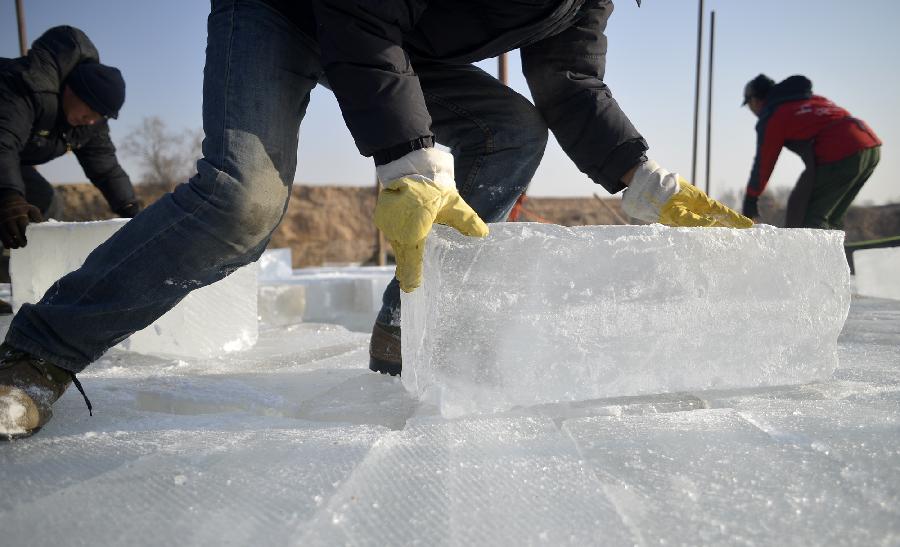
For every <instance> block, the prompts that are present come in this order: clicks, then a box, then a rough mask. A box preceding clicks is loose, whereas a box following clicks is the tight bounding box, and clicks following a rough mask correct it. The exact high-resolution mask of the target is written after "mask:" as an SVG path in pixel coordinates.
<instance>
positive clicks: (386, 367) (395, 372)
mask: <svg viewBox="0 0 900 547" xmlns="http://www.w3.org/2000/svg"><path fill="white" fill-rule="evenodd" d="M402 369H403V364H402V363H395V362H392V361H383V360H381V359H376V358H375V357H369V370H371V371H372V372H380V373H382V374H390V375H391V376H399V375H400V371H401V370H402Z"/></svg>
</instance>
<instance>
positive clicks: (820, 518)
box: [564, 410, 900, 545]
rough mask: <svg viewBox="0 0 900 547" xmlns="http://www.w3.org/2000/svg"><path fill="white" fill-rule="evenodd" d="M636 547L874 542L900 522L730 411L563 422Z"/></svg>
mask: <svg viewBox="0 0 900 547" xmlns="http://www.w3.org/2000/svg"><path fill="white" fill-rule="evenodd" d="M564 430H566V431H567V432H568V433H569V434H570V435H571V436H572V438H573V439H575V441H576V443H577V444H578V446H579V448H580V450H581V453H582V455H583V456H584V458H585V459H586V460H587V461H588V462H589V463H590V464H591V465H592V466H593V468H594V470H595V472H596V473H597V475H598V476H599V477H600V480H601V481H602V482H603V483H604V484H605V485H606V487H607V492H608V493H609V495H610V498H611V499H612V500H613V502H614V503H615V505H616V507H617V509H618V510H619V512H620V513H621V514H622V516H623V519H624V520H625V522H627V523H628V524H629V525H630V526H631V528H632V530H634V531H635V533H636V534H638V535H639V538H640V539H639V543H641V544H660V543H668V544H675V545H680V544H684V545H697V544H703V545H708V544H732V545H791V544H804V545H808V544H821V545H826V544H827V545H851V544H853V545H880V544H891V543H893V542H896V541H898V540H900V521H898V519H896V515H892V514H890V513H887V512H886V511H884V510H883V509H882V508H881V507H879V506H878V504H876V503H873V502H871V501H869V500H867V499H864V498H863V497H862V496H861V495H860V494H859V493H858V492H856V491H855V490H854V489H853V488H852V487H851V485H850V483H849V482H848V481H847V480H846V479H845V477H844V476H843V469H842V466H841V465H840V464H839V463H837V462H835V461H834V460H832V459H830V458H828V457H826V456H825V455H823V454H821V453H820V452H817V451H815V450H808V449H803V448H802V447H798V446H795V445H791V444H783V443H781V442H779V441H777V440H776V439H773V438H772V437H771V436H769V435H767V434H766V433H765V432H763V431H762V430H760V429H758V428H757V427H755V426H753V425H752V424H751V423H749V422H747V421H746V420H744V419H743V418H741V416H739V415H738V414H737V413H735V412H734V411H732V410H695V411H692V412H675V413H669V414H660V415H657V416H626V417H620V418H616V417H596V418H585V419H579V420H571V421H567V422H566V423H565V424H564Z"/></svg>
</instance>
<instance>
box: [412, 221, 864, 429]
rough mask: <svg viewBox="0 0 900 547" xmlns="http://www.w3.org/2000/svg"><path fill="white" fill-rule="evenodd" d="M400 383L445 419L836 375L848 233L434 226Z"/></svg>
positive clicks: (846, 288) (414, 300)
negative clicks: (473, 231)
mask: <svg viewBox="0 0 900 547" xmlns="http://www.w3.org/2000/svg"><path fill="white" fill-rule="evenodd" d="M402 298H403V343H402V345H403V383H404V385H405V386H406V387H407V388H408V389H410V390H411V391H413V392H414V393H416V394H418V395H419V396H420V397H421V398H423V399H424V400H427V401H431V402H435V403H438V404H439V405H440V407H441V412H442V413H443V414H444V415H445V416H454V415H458V414H462V413H467V412H476V411H496V410H502V409H506V408H510V407H513V406H516V405H532V404H535V403H545V402H554V401H574V400H585V399H594V398H602V397H614V396H623V395H639V394H647V393H663V392H671V391H685V390H690V389H703V388H710V387H746V386H760V385H775V384H796V383H802V382H809V381H812V380H816V379H824V378H828V377H830V375H831V374H832V372H833V370H834V369H835V367H836V365H837V337H838V334H839V333H840V331H841V327H842V325H843V324H844V320H845V319H846V317H847V311H848V309H849V306H850V293H849V268H848V266H847V262H846V259H845V257H844V251H843V233H841V232H837V231H823V230H783V229H777V228H773V227H762V226H761V227H756V228H754V229H751V230H733V229H725V228H721V229H719V228H714V229H688V228H667V227H664V226H661V225H650V226H584V227H579V228H565V227H562V226H555V225H541V224H526V223H515V224H494V225H491V234H490V236H488V237H487V238H486V239H483V240H482V239H474V238H468V237H465V236H462V235H459V234H458V233H456V232H455V231H452V230H450V229H448V228H444V227H441V226H437V227H436V228H435V229H434V231H433V232H432V235H431V236H430V237H429V240H428V243H427V246H426V254H425V264H424V277H423V285H422V287H421V288H419V289H417V290H416V291H415V292H412V293H409V294H403V297H402Z"/></svg>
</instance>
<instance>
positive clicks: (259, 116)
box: [0, 0, 752, 435]
mask: <svg viewBox="0 0 900 547" xmlns="http://www.w3.org/2000/svg"><path fill="white" fill-rule="evenodd" d="M611 12H612V3H611V2H609V1H608V0H543V1H533V2H512V1H507V0H431V1H425V0H412V1H406V2H384V1H374V0H341V1H338V0H306V1H302V0H301V1H289V0H213V1H212V12H211V14H210V16H209V19H208V42H207V48H206V69H205V72H204V96H203V126H204V130H205V132H206V138H205V139H204V141H203V158H202V159H200V160H199V161H198V162H197V167H198V174H197V176H195V177H193V178H192V179H191V180H190V181H189V183H188V184H184V185H181V186H179V187H178V188H176V189H175V191H174V192H173V193H172V194H168V195H166V196H164V197H163V198H161V199H160V200H158V201H156V202H155V203H154V204H153V205H151V206H150V207H148V208H147V209H146V210H145V211H144V212H143V213H141V214H140V215H138V216H137V217H136V218H135V219H134V220H132V221H131V222H129V223H128V224H126V225H125V226H124V227H123V228H121V229H120V230H119V231H118V232H116V234H115V235H114V236H112V237H111V238H110V239H109V240H108V241H107V242H106V243H105V244H103V245H101V246H100V247H98V248H97V249H96V250H95V251H94V252H93V253H91V255H90V256H89V257H88V258H87V260H86V262H85V263H84V266H82V267H81V268H80V269H79V270H77V271H75V272H72V273H71V274H69V275H67V276H65V277H63V278H62V279H61V280H60V281H59V282H57V283H56V284H55V285H54V286H53V288H52V289H50V291H49V292H48V293H47V294H46V295H45V296H44V298H43V299H42V300H41V301H40V302H38V303H36V304H33V305H24V306H22V309H21V310H20V311H19V313H18V315H16V317H15V318H14V319H13V321H12V324H11V325H10V328H9V332H8V334H7V338H6V342H5V343H4V346H3V349H4V350H5V351H6V353H5V355H0V401H4V400H6V401H10V402H9V403H7V404H13V403H15V404H18V405H20V406H21V407H25V408H29V409H34V410H33V412H31V414H28V415H29V416H31V419H25V418H17V419H16V420H10V423H11V424H12V425H11V426H9V430H10V431H17V433H12V435H28V434H30V433H32V432H33V431H35V430H36V428H37V427H40V425H42V424H43V423H44V422H45V421H46V420H47V419H48V418H49V412H50V404H51V403H52V402H53V401H55V400H56V398H57V397H59V394H61V393H62V391H63V390H65V386H66V385H67V382H68V379H69V377H70V376H72V375H73V374H74V373H77V372H79V371H81V370H82V369H83V368H85V367H86V366H87V365H88V364H90V363H91V362H92V361H94V360H96V359H97V358H99V357H100V356H101V355H102V354H103V353H104V352H105V351H106V350H107V349H108V348H109V347H111V346H113V345H115V344H116V343H117V342H119V341H121V340H122V339H124V338H125V337H127V336H129V335H130V334H131V333H132V332H135V331H137V330H139V329H142V328H144V327H146V326H147V325H149V324H150V323H151V322H153V321H154V320H155V319H156V318H158V317H159V316H160V315H162V314H163V313H165V312H166V311H167V310H168V309H169V308H171V307H172V306H173V305H175V304H176V303H177V302H178V301H180V300H181V299H182V298H184V297H185V296H186V295H187V294H188V293H189V292H190V291H191V290H193V289H196V288H199V287H201V286H204V285H207V284H209V283H213V282H215V281H217V280H219V279H221V278H222V277H224V276H225V275H228V274H229V273H230V272H232V271H234V270H235V269H236V268H238V267H240V266H242V265H244V264H247V263H248V262H252V261H254V260H256V259H257V258H258V257H259V256H260V254H261V253H262V252H263V250H264V249H265V247H266V244H267V243H268V241H269V238H270V236H271V234H272V231H273V230H274V229H275V227H276V226H277V225H278V223H279V222H280V220H281V217H282V215H283V214H284V210H285V207H286V202H287V199H288V197H289V193H290V187H291V183H292V181H293V179H294V168H295V165H296V149H297V138H298V130H299V127H300V122H301V120H302V119H303V116H304V113H305V111H306V108H307V105H308V102H309V97H310V92H311V91H312V90H313V88H314V87H315V86H316V85H317V84H318V83H320V82H321V83H325V84H327V85H328V86H329V87H330V88H331V89H332V90H333V92H334V94H335V96H336V97H337V99H338V103H339V104H340V107H341V111H342V114H343V117H344V120H345V122H346V124H347V126H348V127H349V128H350V131H351V133H352V134H353V138H354V139H355V141H356V144H357V146H358V148H359V150H360V152H361V153H362V154H364V155H366V156H371V157H372V158H373V159H374V162H375V166H376V172H377V176H378V179H379V180H380V181H381V182H382V183H383V184H384V190H383V191H382V193H381V194H380V196H379V198H378V201H377V204H376V208H375V223H376V224H377V225H378V227H379V228H381V229H382V230H383V231H384V233H385V235H386V236H387V238H388V239H389V240H390V241H391V244H392V246H393V248H394V251H395V254H396V257H397V275H396V277H397V279H396V280H395V281H394V282H393V283H391V285H390V286H389V287H388V289H387V291H386V293H385V297H384V308H383V310H382V312H381V314H380V315H379V320H378V324H377V325H376V330H375V335H373V342H372V343H373V346H375V347H373V355H372V363H371V364H370V368H373V369H375V370H380V371H382V372H390V373H396V372H399V370H400V359H399V340H400V338H399V328H400V326H399V320H400V313H399V312H400V306H399V295H400V289H402V290H405V291H411V290H413V289H415V288H416V287H417V286H418V285H419V284H420V283H421V275H422V253H423V250H424V243H425V237H426V236H427V234H428V232H429V231H430V229H431V226H432V224H433V223H435V222H437V223H442V224H447V225H449V226H452V227H454V228H456V229H458V230H460V231H461V232H463V233H465V234H468V235H472V236H484V235H486V234H487V226H486V224H485V222H484V221H488V222H494V221H499V220H503V219H504V218H505V216H506V213H507V212H508V211H509V210H510V208H511V207H512V206H513V204H514V203H515V201H516V198H517V197H518V196H519V194H521V192H522V190H524V189H525V187H526V186H527V185H528V182H529V181H530V180H531V177H532V175H533V174H534V171H535V169H536V168H537V166H538V164H539V162H540V158H541V156H542V154H543V151H544V145H545V143H546V140H547V136H548V134H547V129H548V128H549V129H550V130H551V131H553V132H554V134H555V135H556V137H557V139H558V140H559V142H560V144H561V145H562V147H563V149H564V150H565V151H566V153H567V154H568V155H569V156H570V157H571V158H572V160H573V161H574V162H575V163H576V164H577V165H578V167H579V168H580V169H581V170H582V171H584V172H585V173H587V174H588V175H589V176H590V177H591V178H592V179H593V180H594V181H595V182H597V183H599V184H601V185H602V186H604V188H606V189H607V190H608V191H609V192H613V193H615V192H620V191H621V190H622V189H624V188H625V187H626V186H627V187H628V188H629V189H628V191H627V192H626V194H625V197H624V207H625V209H626V211H627V212H629V214H631V215H632V216H635V217H638V218H642V219H644V220H650V221H654V222H662V223H666V224H671V225H679V226H731V227H749V226H750V225H751V224H752V222H751V221H750V220H749V219H747V218H745V217H743V216H741V215H740V214H738V213H736V212H734V211H732V210H730V209H728V208H727V207H725V206H723V205H721V204H719V203H717V202H714V201H712V200H710V199H709V198H707V197H706V195H705V194H703V192H701V191H700V190H698V189H697V188H695V187H694V186H692V185H690V184H688V183H687V182H686V181H684V179H681V178H680V177H678V176H677V175H676V174H675V173H671V172H669V171H667V170H665V169H663V168H662V167H660V166H659V165H657V164H656V163H655V162H653V161H652V160H649V159H648V158H647V157H646V155H645V153H646V151H647V148H648V147H647V143H646V142H645V140H644V139H643V137H642V136H641V135H640V134H639V133H638V132H637V130H636V129H635V128H634V127H633V125H632V124H631V122H630V121H629V120H628V118H627V117H626V116H625V114H624V113H623V112H622V111H621V109H620V108H619V105H618V103H616V101H615V100H614V99H613V98H612V93H611V91H610V90H609V88H608V87H607V86H606V84H605V83H604V81H603V73H604V64H605V55H606V37H605V36H604V29H605V27H606V22H607V19H608V18H609V16H610V13H611ZM515 48H520V49H521V52H522V61H523V68H524V71H525V75H526V78H527V79H528V83H529V86H530V87H531V90H532V95H533V96H534V99H535V103H536V104H532V103H530V102H529V101H527V100H526V99H525V98H523V97H522V96H520V95H519V94H517V93H515V92H514V91H512V90H510V89H509V88H507V87H506V86H503V85H501V84H500V83H499V82H498V81H497V80H496V79H494V78H493V77H491V76H490V75H489V74H487V73H485V72H484V71H482V70H480V69H479V68H477V67H475V66H473V65H472V64H471V63H473V62H475V61H478V60H482V59H486V58H489V57H493V56H496V55H498V54H500V53H503V52H505V51H509V50H512V49H515ZM435 142H438V143H441V144H444V145H446V146H447V147H448V148H449V150H450V151H449V152H445V151H443V150H440V149H438V148H436V147H435V146H434V144H435ZM126 249H127V252H125V250H126ZM125 255H127V259H126V260H123V259H122V257H123V256H125ZM382 321H384V322H382ZM379 329H380V330H379ZM382 341H383V342H384V346H383V347H381V348H378V347H377V345H376V344H378V343H381V342H382ZM392 348H393V349H392ZM384 355H389V356H393V355H396V359H393V357H392V359H381V358H380V357H379V356H384ZM38 361H39V362H40V364H39V365H36V364H35V363H37V362H38ZM36 367H37V368H36ZM38 369H40V370H41V371H42V372H43V374H39V373H36V372H35V371H37V370H38ZM4 386H7V387H6V391H5V392H4ZM18 386H23V387H18ZM35 386H39V387H40V389H42V390H43V393H44V394H45V395H46V396H44V397H42V398H39V399H38V400H35V399H34V398H32V397H29V396H28V394H27V388H29V387H30V388H32V389H33V390H35V389H38V388H36V387H35ZM4 395H6V396H4ZM2 415H3V408H2V404H0V418H2ZM19 416H24V415H22V414H19ZM16 428H18V429H16Z"/></svg>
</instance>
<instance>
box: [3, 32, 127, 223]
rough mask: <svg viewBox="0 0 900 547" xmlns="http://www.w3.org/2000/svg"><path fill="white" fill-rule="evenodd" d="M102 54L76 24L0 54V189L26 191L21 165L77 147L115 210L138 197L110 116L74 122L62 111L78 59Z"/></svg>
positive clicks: (92, 60) (92, 58)
mask: <svg viewBox="0 0 900 547" xmlns="http://www.w3.org/2000/svg"><path fill="white" fill-rule="evenodd" d="M99 61H100V58H99V55H98V53H97V49H96V48H95V47H94V44H92V43H91V41H90V39H88V37H87V36H85V34H84V33H83V32H82V31H80V30H78V29H76V28H73V27H67V26H62V27H54V28H52V29H50V30H48V31H47V32H45V33H44V34H43V35H42V36H41V37H40V38H38V39H37V40H36V41H35V42H34V44H33V45H32V47H31V50H30V51H29V52H28V55H26V56H25V57H19V58H17V59H0V189H13V190H16V191H18V192H19V193H21V194H23V195H24V194H25V182H24V181H23V179H22V173H21V166H22V165H39V164H42V163H46V162H48V161H50V160H52V159H54V158H57V157H59V156H62V155H63V154H65V153H66V152H68V151H70V150H71V151H72V152H73V153H74V154H75V156H76V157H77V158H78V162H79V163H80V164H81V166H82V168H83V169H84V172H85V174H86V175H87V177H88V179H90V181H91V182H93V183H94V185H96V186H97V188H99V189H100V191H101V192H102V193H103V195H104V197H105V198H106V200H107V201H108V202H109V205H110V208H111V209H112V210H113V211H118V210H119V209H120V208H121V207H123V206H124V205H126V204H128V203H131V202H134V201H136V200H135V197H134V188H133V187H132V185H131V181H130V180H129V178H128V175H127V174H125V171H123V170H122V167H121V166H120V165H119V162H118V160H117V159H116V149H115V146H114V145H113V143H112V140H111V139H110V137H109V126H108V125H107V123H106V122H105V121H103V122H100V123H97V124H95V125H93V126H80V127H72V126H70V125H69V124H68V123H67V122H66V120H65V116H64V114H63V112H62V89H63V86H64V83H65V80H66V78H67V77H68V75H69V73H70V72H71V71H72V69H74V68H75V66H76V65H78V64H79V63H96V62H99Z"/></svg>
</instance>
